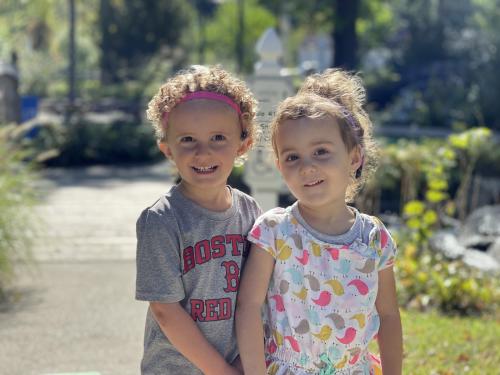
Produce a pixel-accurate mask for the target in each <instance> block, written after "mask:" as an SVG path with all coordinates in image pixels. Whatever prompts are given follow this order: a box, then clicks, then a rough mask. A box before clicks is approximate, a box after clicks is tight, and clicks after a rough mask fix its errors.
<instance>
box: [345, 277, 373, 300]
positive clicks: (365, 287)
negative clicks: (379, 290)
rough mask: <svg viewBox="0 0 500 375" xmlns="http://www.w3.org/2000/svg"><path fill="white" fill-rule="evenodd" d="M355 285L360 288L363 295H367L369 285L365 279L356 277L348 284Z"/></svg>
mask: <svg viewBox="0 0 500 375" xmlns="http://www.w3.org/2000/svg"><path fill="white" fill-rule="evenodd" d="M351 285H354V286H355V287H356V289H357V290H358V292H359V294H361V295H362V296H364V295H366V294H367V293H368V285H366V283H365V282H364V281H361V280H360V279H354V280H351V281H350V282H349V283H348V284H347V286H351Z"/></svg>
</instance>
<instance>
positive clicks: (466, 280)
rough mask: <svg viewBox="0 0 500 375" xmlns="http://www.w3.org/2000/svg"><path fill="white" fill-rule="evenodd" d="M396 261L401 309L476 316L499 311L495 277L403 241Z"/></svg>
mask: <svg viewBox="0 0 500 375" xmlns="http://www.w3.org/2000/svg"><path fill="white" fill-rule="evenodd" d="M402 243H403V245H402V246H400V254H399V256H398V260H397V264H396V265H397V267H396V272H397V277H398V297H399V299H400V303H401V305H403V306H407V307H413V308H418V309H421V310H426V309H429V308H437V309H439V310H441V311H443V312H447V313H450V312H455V313H460V314H467V315H471V314H478V313H491V312H495V311H496V309H498V308H499V307H500V280H499V279H498V278H497V277H495V276H494V275H491V274H487V273H485V272H482V271H480V270H478V269H474V268H471V267H469V266H467V265H466V264H465V263H463V262H462V261H460V260H453V261H450V260H447V259H445V258H444V257H443V256H442V255H441V254H438V253H432V252H430V251H429V250H425V251H424V252H421V253H420V254H419V255H417V253H419V252H418V249H417V247H416V246H415V245H414V244H413V243H412V242H411V241H407V242H405V241H404V240H403V241H402Z"/></svg>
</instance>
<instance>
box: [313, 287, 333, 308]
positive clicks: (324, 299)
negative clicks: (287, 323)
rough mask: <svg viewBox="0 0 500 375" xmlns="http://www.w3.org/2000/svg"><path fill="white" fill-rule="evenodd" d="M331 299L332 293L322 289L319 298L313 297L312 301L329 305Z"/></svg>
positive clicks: (321, 304)
mask: <svg viewBox="0 0 500 375" xmlns="http://www.w3.org/2000/svg"><path fill="white" fill-rule="evenodd" d="M331 300H332V294H331V293H330V292H328V291H326V290H324V291H322V292H321V293H320V294H319V298H317V299H314V298H312V301H313V302H314V303H315V304H316V305H318V306H322V307H324V306H327V305H328V304H329V303H330V301H331Z"/></svg>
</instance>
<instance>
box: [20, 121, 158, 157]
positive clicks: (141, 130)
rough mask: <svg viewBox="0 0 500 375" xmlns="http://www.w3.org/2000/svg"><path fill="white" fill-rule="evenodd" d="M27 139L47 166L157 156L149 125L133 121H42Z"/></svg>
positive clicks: (29, 145) (28, 143)
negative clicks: (30, 137) (59, 122)
mask: <svg viewBox="0 0 500 375" xmlns="http://www.w3.org/2000/svg"><path fill="white" fill-rule="evenodd" d="M25 143H27V145H28V147H30V148H36V149H37V154H38V158H39V161H41V162H44V164H46V165H48V166H65V167H66V166H81V165H92V164H126V163H138V162H148V161H153V160H157V159H158V158H160V157H161V154H160V153H159V152H158V150H157V148H156V143H155V139H154V136H153V132H152V128H151V126H149V125H147V124H137V123H136V122H134V121H130V120H127V121H124V120H115V121H109V122H103V123H97V122H92V121H89V120H86V119H83V118H82V117H80V116H78V117H76V118H75V119H74V121H71V123H70V124H58V123H57V121H54V122H53V123H47V124H43V125H41V126H40V127H39V129H38V133H37V134H36V136H35V137H33V138H32V139H31V140H29V142H25Z"/></svg>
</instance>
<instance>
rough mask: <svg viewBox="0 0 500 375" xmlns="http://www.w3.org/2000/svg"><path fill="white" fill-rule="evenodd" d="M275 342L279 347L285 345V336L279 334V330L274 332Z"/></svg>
mask: <svg viewBox="0 0 500 375" xmlns="http://www.w3.org/2000/svg"><path fill="white" fill-rule="evenodd" d="M273 336H274V340H275V341H276V344H277V345H278V346H281V345H283V335H282V334H281V333H279V332H278V331H277V330H273Z"/></svg>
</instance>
